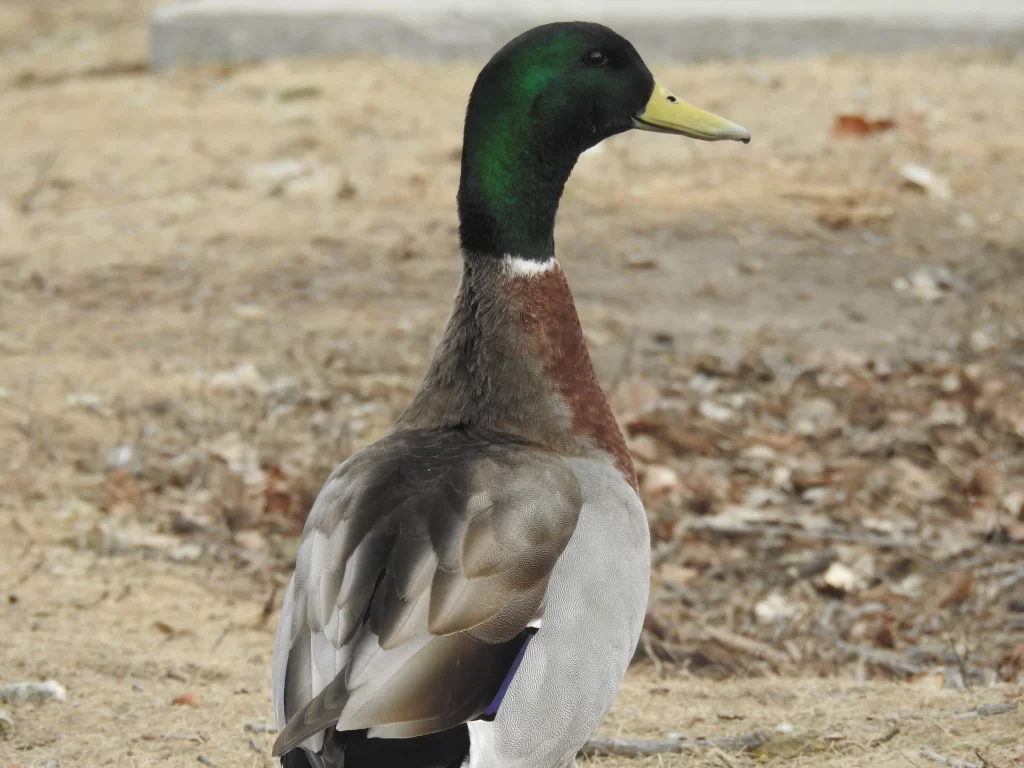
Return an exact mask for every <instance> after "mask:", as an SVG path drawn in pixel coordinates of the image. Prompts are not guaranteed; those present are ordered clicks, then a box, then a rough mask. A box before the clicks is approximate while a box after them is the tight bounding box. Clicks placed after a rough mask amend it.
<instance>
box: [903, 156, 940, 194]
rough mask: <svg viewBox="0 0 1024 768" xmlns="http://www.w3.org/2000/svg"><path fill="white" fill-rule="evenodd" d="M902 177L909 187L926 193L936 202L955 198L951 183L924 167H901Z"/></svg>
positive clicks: (911, 165)
mask: <svg viewBox="0 0 1024 768" xmlns="http://www.w3.org/2000/svg"><path fill="white" fill-rule="evenodd" d="M900 176H901V177H902V178H903V180H904V182H906V184H907V186H909V187H912V188H913V189H917V190H919V191H921V192H925V193H927V194H928V196H929V197H932V198H934V199H936V200H950V199H952V197H953V190H952V189H951V188H950V186H949V182H947V181H946V180H945V179H942V178H940V177H939V176H936V175H935V172H934V171H932V170H931V169H930V168H926V167H925V166H923V165H917V164H915V163H906V164H905V165H902V166H900Z"/></svg>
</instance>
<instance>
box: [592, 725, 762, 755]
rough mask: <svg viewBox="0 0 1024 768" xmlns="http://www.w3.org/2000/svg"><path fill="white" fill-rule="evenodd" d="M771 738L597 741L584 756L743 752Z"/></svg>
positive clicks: (759, 733)
mask: <svg viewBox="0 0 1024 768" xmlns="http://www.w3.org/2000/svg"><path fill="white" fill-rule="evenodd" d="M768 741H769V738H768V736H767V735H765V733H764V732H763V731H754V732H753V733H747V734H744V735H742V736H727V737H724V738H718V739H611V738H596V739H591V740H590V741H588V742H587V743H586V744H585V745H584V746H583V749H581V750H580V754H581V755H614V756H617V757H650V756H652V755H668V754H679V753H680V752H685V751H686V750H689V749H719V750H728V751H732V752H743V751H745V750H748V749H756V748H757V747H763V746H764V745H765V744H767V743H768Z"/></svg>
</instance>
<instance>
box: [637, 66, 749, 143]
mask: <svg viewBox="0 0 1024 768" xmlns="http://www.w3.org/2000/svg"><path fill="white" fill-rule="evenodd" d="M633 127H634V128H638V129H639V130H641V131H657V132H658V133H676V134H681V135H683V136H689V137H690V138H691V139H700V140H701V141H742V142H743V143H744V144H747V143H748V142H749V141H750V131H748V130H747V129H746V128H744V127H743V126H742V125H736V123H733V122H730V121H728V120H726V119H725V118H724V117H719V116H718V115H713V114H711V113H710V112H705V111H704V110H703V109H698V108H697V107H695V106H693V105H692V104H687V103H686V102H685V101H683V100H682V99H679V98H676V96H675V94H673V93H672V91H670V90H669V89H668V88H666V87H665V86H663V85H662V84H661V83H659V82H658V81H657V80H655V81H654V93H652V94H651V100H650V101H648V102H647V106H646V107H644V111H643V112H641V113H640V114H638V115H634V116H633Z"/></svg>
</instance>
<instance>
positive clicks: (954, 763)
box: [921, 749, 984, 768]
mask: <svg viewBox="0 0 1024 768" xmlns="http://www.w3.org/2000/svg"><path fill="white" fill-rule="evenodd" d="M921 757H923V758H924V759H925V760H931V761H932V762H933V763H938V764H939V765H945V766H946V767H947V768H984V766H982V765H979V764H978V763H972V762H970V761H969V760H953V759H952V758H949V757H946V756H945V755H940V754H939V753H938V752H933V751H932V750H930V749H922V750H921Z"/></svg>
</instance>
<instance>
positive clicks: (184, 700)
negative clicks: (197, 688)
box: [171, 693, 199, 707]
mask: <svg viewBox="0 0 1024 768" xmlns="http://www.w3.org/2000/svg"><path fill="white" fill-rule="evenodd" d="M171 705H172V706H175V707H198V706H199V699H197V698H196V697H195V696H194V695H193V694H191V693H183V694H181V695H180V696H175V697H174V698H173V699H171Z"/></svg>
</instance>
